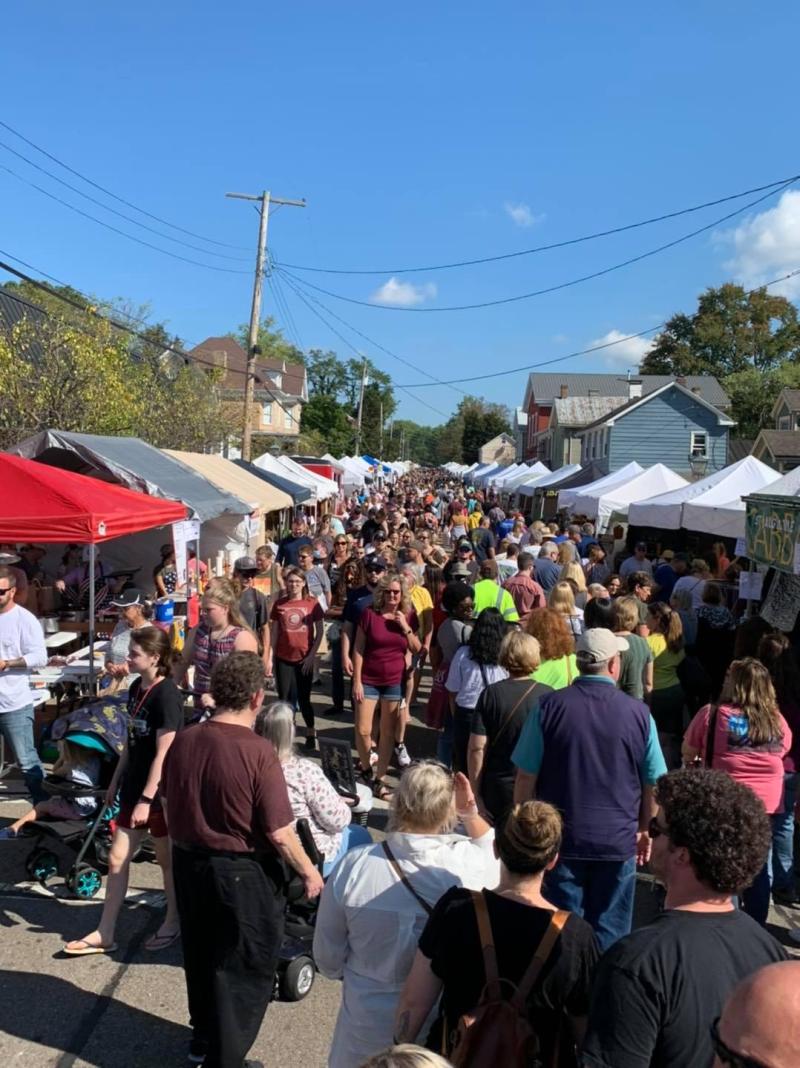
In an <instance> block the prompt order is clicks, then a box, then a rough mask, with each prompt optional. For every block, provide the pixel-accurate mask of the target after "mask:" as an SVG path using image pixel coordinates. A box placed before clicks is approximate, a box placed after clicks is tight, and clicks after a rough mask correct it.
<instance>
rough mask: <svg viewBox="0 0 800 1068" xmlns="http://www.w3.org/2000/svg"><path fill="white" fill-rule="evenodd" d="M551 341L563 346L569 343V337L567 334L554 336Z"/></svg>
mask: <svg viewBox="0 0 800 1068" xmlns="http://www.w3.org/2000/svg"><path fill="white" fill-rule="evenodd" d="M550 340H551V341H552V342H553V344H555V345H563V344H564V342H565V341H569V336H568V335H567V334H553V336H552V337H551V338H550Z"/></svg>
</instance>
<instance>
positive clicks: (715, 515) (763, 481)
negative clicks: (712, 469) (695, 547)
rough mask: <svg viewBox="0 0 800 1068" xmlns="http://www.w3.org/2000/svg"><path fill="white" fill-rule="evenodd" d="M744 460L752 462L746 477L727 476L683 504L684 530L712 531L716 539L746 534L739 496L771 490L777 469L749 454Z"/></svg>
mask: <svg viewBox="0 0 800 1068" xmlns="http://www.w3.org/2000/svg"><path fill="white" fill-rule="evenodd" d="M745 459H747V460H750V461H751V467H750V468H748V470H747V478H745V477H744V476H742V477H740V478H735V479H733V480H729V479H726V480H724V481H723V482H719V483H717V485H716V486H711V487H710V488H709V489H707V490H706V491H705V493H701V494H700V496H698V497H695V498H694V500H691V501H687V503H686V504H684V506H683V519H682V525H683V526H684V527H685V528H686V530H696V531H699V532H700V533H702V534H714V535H716V536H717V537H719V538H743V537H744V536H745V514H746V511H747V509H746V508H745V503H744V501H743V500H742V497H747V496H749V494H751V493H771V492H772V490H771V489H770V488H769V487H770V485H775V483H776V481H778V479H777V471H773V470H772V468H771V467H767V465H766V464H762V463H761V462H760V461H759V460H756V459H754V457H752V456H747V457H745ZM742 463H744V461H742ZM756 464H757V465H758V466H757V467H756V466H755V465H756Z"/></svg>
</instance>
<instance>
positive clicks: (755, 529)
mask: <svg viewBox="0 0 800 1068" xmlns="http://www.w3.org/2000/svg"><path fill="white" fill-rule="evenodd" d="M745 505H746V507H747V526H746V540H747V556H748V557H749V558H750V559H751V560H755V561H756V562H757V563H759V564H766V565H767V566H768V567H774V568H775V569H776V570H777V571H784V572H786V573H787V574H789V575H792V574H795V573H796V571H797V567H796V563H795V544H796V543H797V538H798V534H799V533H800V509H798V507H797V505H796V504H795V502H794V501H787V502H786V503H785V504H782V503H778V502H772V501H767V500H763V501H754V500H753V499H752V498H750V499H749V500H746V501H745Z"/></svg>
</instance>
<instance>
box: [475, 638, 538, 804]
mask: <svg viewBox="0 0 800 1068" xmlns="http://www.w3.org/2000/svg"><path fill="white" fill-rule="evenodd" d="M540 663H541V657H540V653H539V643H538V642H537V640H536V639H535V638H533V637H531V635H530V634H526V633H525V632H524V631H521V630H512V631H510V632H509V633H508V634H506V636H505V637H504V638H503V641H502V642H501V644H500V667H502V668H505V669H506V671H507V672H508V678H507V679H502V680H501V681H500V682H493V683H492V684H491V686H487V687H486V689H485V690H484V691H483V692H482V693H481V695H480V697H479V698H478V703H477V705H476V706H475V711H474V713H473V715H472V724H471V728H470V736H469V745H468V748H467V767H468V769H469V781H470V783H471V785H472V789H473V790H474V791H475V796H476V797H477V798H478V807H479V808H480V810H481V815H482V816H483V817H484V819H486V820H487V821H488V822H489V823H492V824H496V823H497V822H498V820H500V819H501V818H502V817H503V816H504V815H505V813H506V812H507V811H508V809H509V808H510V807H511V803H512V801H513V800H514V780H515V778H516V772H517V769H516V766H515V764H514V763H513V761H512V759H511V754H512V753H513V752H514V747H515V746H516V744H517V741H518V740H519V736H520V734H521V733H522V728H523V726H524V725H525V720H526V719H527V718H528V716H529V714H530V713H531V712H532V711H533V709H534V708H535V707H536V705H537V704H538V703H539V701H540V700H541V699H542V698H543V697H545V696H546V695H547V694H549V693H552V692H553V690H552V687H550V686H545V685H544V684H543V683H540V682H536V680H535V679H534V677H533V676H534V672H535V671H536V669H537V668H538V667H539V665H540Z"/></svg>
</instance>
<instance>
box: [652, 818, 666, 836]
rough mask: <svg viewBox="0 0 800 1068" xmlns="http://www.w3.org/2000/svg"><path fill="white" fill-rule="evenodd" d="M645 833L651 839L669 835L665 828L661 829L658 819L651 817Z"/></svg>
mask: <svg viewBox="0 0 800 1068" xmlns="http://www.w3.org/2000/svg"><path fill="white" fill-rule="evenodd" d="M647 833H648V834H649V835H650V837H651V838H660V837H661V835H662V834H669V831H668V830H667V828H666V827H662V826H661V824H660V823H659V822H658V817H657V816H653V818H652V819H651V820H650V822H649V823H648V824H647Z"/></svg>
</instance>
